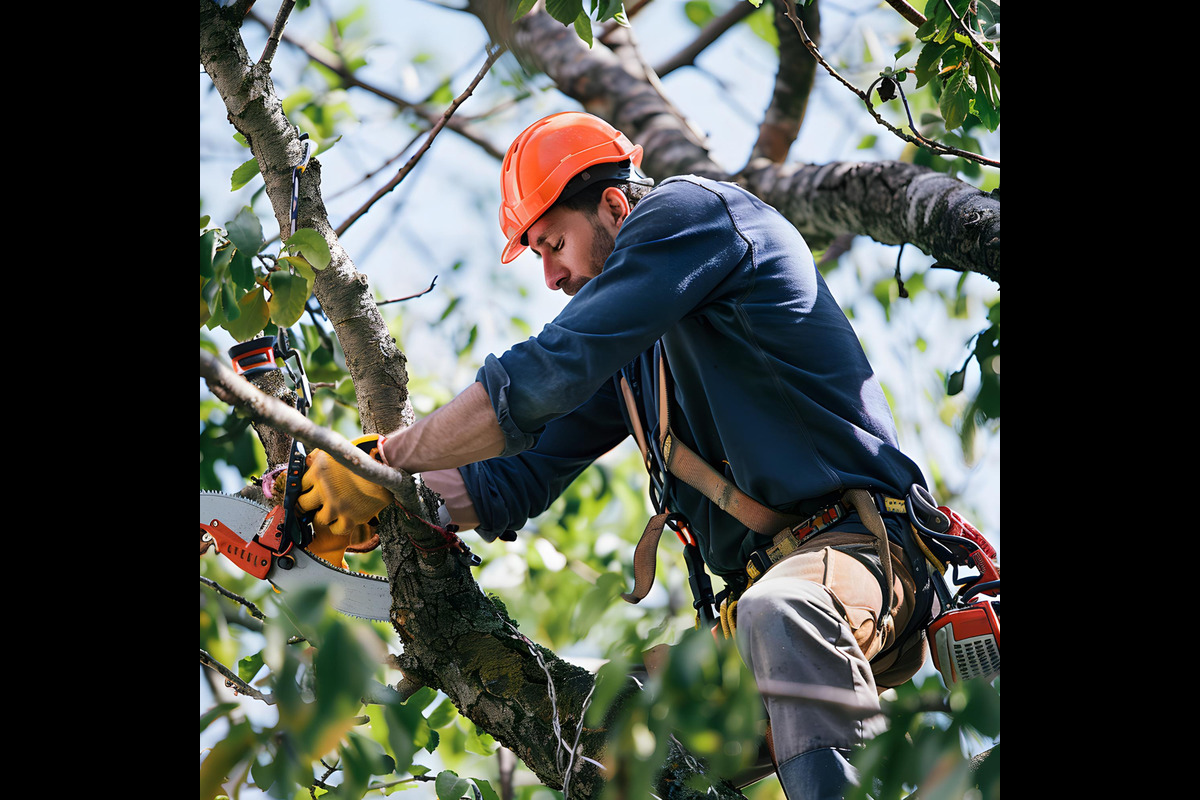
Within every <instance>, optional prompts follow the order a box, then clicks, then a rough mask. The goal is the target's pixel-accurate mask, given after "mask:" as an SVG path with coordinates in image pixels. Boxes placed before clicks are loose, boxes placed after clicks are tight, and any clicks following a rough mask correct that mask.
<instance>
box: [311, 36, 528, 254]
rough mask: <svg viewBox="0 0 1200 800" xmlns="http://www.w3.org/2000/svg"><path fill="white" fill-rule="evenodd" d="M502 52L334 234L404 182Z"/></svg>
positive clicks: (495, 52) (490, 59)
mask: <svg viewBox="0 0 1200 800" xmlns="http://www.w3.org/2000/svg"><path fill="white" fill-rule="evenodd" d="M504 51H505V48H504V47H503V46H499V47H495V48H493V49H492V51H491V52H490V53H488V56H487V58H486V59H484V63H483V66H482V67H480V69H479V72H477V73H475V78H474V79H473V80H472V81H471V83H470V85H469V86H467V88H466V89H465V90H463V92H462V94H460V95H459V96H458V97H456V98H454V102H452V103H451V104H450V105H449V107H448V108H447V109H446V110H445V111H444V112H442V116H441V118H440V119H438V121H437V122H436V123H434V126H433V128H432V129H431V130H430V131H429V135H428V136H427V137H425V141H424V142H423V143H422V144H421V146H420V148H418V149H417V152H416V153H414V154H413V156H412V158H410V159H409V160H408V161H407V163H405V165H404V166H403V167H401V168H400V171H399V172H397V173H396V174H395V176H393V177H392V179H391V180H390V181H388V182H387V183H386V184H385V185H383V186H381V187H380V188H379V190H378V191H377V192H375V194H373V195H372V196H371V197H370V199H368V200H367V202H365V203H363V204H362V206H360V207H359V208H358V209H357V210H356V211H354V212H353V213H352V214H351V215H350V216H349V217H348V218H347V219H346V221H345V222H343V223H342V224H341V225H339V226H338V227H337V229H336V230H335V231H334V232H335V233H337V235H338V236H341V235H342V234H344V233H345V232H346V230H347V229H348V228H349V227H350V226H351V225H353V224H354V223H355V222H356V221H357V220H358V219H359V218H360V217H361V216H362V215H363V214H365V213H367V211H368V210H370V208H371V206H373V205H375V203H377V202H378V201H379V200H380V199H381V198H382V197H383V196H384V195H386V194H388V193H389V192H391V191H392V189H395V188H396V187H397V186H399V185H400V182H401V181H403V180H404V178H405V177H406V176H407V175H408V173H410V172H412V170H413V167H415V166H416V165H417V163H418V162H420V160H421V157H422V156H424V155H425V153H426V152H428V150H429V148H430V147H431V146H432V145H433V140H434V139H435V138H436V137H437V135H438V133H440V132H441V130H442V128H444V127H445V126H446V123H447V122H449V121H450V118H451V117H453V116H454V112H455V111H457V110H458V107H459V106H461V105H462V104H463V103H464V102H465V101H466V99H467V98H468V97H470V96H471V93H472V92H474V91H475V87H476V86H478V85H479V82H480V81H482V80H483V78H484V76H485V75H487V74H488V72H489V71H490V70H491V68H492V65H493V64H495V63H496V59H497V58H499V57H500V55H501V54H502V53H504Z"/></svg>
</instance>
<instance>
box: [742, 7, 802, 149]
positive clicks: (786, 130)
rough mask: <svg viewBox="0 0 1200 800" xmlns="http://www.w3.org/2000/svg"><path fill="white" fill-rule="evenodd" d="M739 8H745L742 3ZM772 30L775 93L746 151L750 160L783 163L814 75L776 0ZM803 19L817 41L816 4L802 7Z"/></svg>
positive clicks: (785, 9)
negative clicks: (775, 46)
mask: <svg viewBox="0 0 1200 800" xmlns="http://www.w3.org/2000/svg"><path fill="white" fill-rule="evenodd" d="M743 5H749V3H744V4H743ZM775 5H776V6H777V8H776V9H775V15H774V19H775V31H776V33H777V34H778V36H779V70H778V71H777V72H776V74H775V90H774V92H773V93H772V95H771V104H770V105H769V106H767V110H766V112H765V113H764V114H763V121H762V123H761V124H760V125H759V127H758V141H757V142H755V143H754V149H753V150H752V151H751V152H750V160H751V161H753V160H754V159H756V158H767V159H770V160H771V161H774V162H775V163H776V164H782V163H783V162H784V161H786V160H787V156H788V150H790V149H791V146H792V142H794V141H796V136H797V135H798V134H799V133H800V126H801V124H803V122H804V111H805V109H806V108H807V107H808V97H809V95H810V94H811V93H812V87H813V80H814V79H815V78H816V75H817V64H816V60H815V59H814V58H813V57H812V55H811V54H810V53H809V52H808V48H806V47H805V46H804V43H803V42H801V41H800V40H799V39H798V38H797V37H796V36H794V35H791V33H792V28H791V22H790V21H788V18H787V14H786V11H787V8H786V6H784V4H783V3H782V2H779V0H776V4H775ZM800 14H801V15H802V17H803V19H804V27H805V28H806V29H807V30H809V31H813V34H812V35H813V37H814V38H816V39H817V40H819V39H820V30H821V11H820V4H819V2H815V1H814V2H813V3H812V4H811V5H808V6H804V8H803V9H801V10H800Z"/></svg>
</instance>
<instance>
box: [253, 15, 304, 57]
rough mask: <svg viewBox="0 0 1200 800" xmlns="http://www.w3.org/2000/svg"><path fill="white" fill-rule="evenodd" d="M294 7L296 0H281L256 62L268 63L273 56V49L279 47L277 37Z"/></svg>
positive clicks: (281, 33)
mask: <svg viewBox="0 0 1200 800" xmlns="http://www.w3.org/2000/svg"><path fill="white" fill-rule="evenodd" d="M295 7H296V0H283V2H282V3H280V4H279V11H278V12H277V13H276V14H275V24H274V25H273V26H271V33H270V35H269V36H268V37H267V44H266V45H265V46H264V47H263V51H262V55H261V56H259V57H258V63H260V64H262V65H264V66H268V65H270V63H271V59H273V58H274V57H275V49H276V48H277V47H279V37H280V36H282V35H283V26H284V25H286V24H287V19H288V16H289V15H290V14H291V13H292V9H293V8H295Z"/></svg>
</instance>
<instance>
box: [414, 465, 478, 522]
mask: <svg viewBox="0 0 1200 800" xmlns="http://www.w3.org/2000/svg"><path fill="white" fill-rule="evenodd" d="M421 479H422V480H423V481H425V485H426V486H428V487H429V488H430V489H433V490H434V491H435V492H437V493H438V494H439V495H441V497H442V502H443V503H445V504H446V511H448V512H449V513H450V521H451V522H453V523H454V524H455V525H457V526H458V528H459V530H463V531H471V530H475V529H476V528H478V527H479V513H478V512H477V511H476V510H475V501H474V500H472V499H471V495H470V493H469V492H467V484H466V482H465V481H464V480H463V477H462V473H460V472H459V471H458V470H456V469H435V470H430V471H429V472H423V473H421Z"/></svg>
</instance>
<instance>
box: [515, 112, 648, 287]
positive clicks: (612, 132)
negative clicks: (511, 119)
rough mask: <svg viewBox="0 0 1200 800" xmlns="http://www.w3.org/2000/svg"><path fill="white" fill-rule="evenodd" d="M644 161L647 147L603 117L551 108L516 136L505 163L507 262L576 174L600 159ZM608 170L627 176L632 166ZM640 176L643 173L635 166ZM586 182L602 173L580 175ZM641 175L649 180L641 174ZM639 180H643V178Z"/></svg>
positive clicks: (601, 161)
mask: <svg viewBox="0 0 1200 800" xmlns="http://www.w3.org/2000/svg"><path fill="white" fill-rule="evenodd" d="M621 162H632V166H633V168H634V169H635V170H636V168H637V167H638V166H640V165H641V163H642V147H641V145H636V144H634V143H633V142H631V141H629V138H628V137H626V136H625V134H623V133H621V132H620V131H618V130H617V129H616V128H614V127H613V126H612V125H609V124H608V123H607V122H605V121H604V120H602V119H600V118H599V117H596V116H593V115H591V114H587V113H584V112H582V111H563V112H561V113H558V114H551V115H550V116H548V117H544V118H542V119H540V120H538V121H537V122H535V123H533V124H532V125H530V126H529V127H528V128H526V129H525V130H524V131H522V132H521V135H520V136H518V137H517V138H516V139H515V140H513V143H512V145H510V146H509V148H508V152H507V153H506V154H505V155H504V164H503V165H502V166H501V168H500V230H501V231H503V232H504V238H505V239H507V240H508V244H507V245H505V247H504V252H503V253H501V255H500V261H501V263H504V264H507V263H509V262H510V261H512V260H513V259H514V258H516V257H517V256H519V255H520V254H521V252H522V251H523V250H524V249H525V248H526V247H527V245H526V244H525V242H524V241H522V240H523V239H524V237H525V233H526V232H527V231H528V230H529V226H530V225H532V224H533V223H535V222H537V220H538V217H540V216H541V215H542V214H544V213H546V210H547V209H549V208H550V206H552V205H553V204H554V202H555V201H556V200H558V198H559V197H560V196H561V195H562V194H563V189H565V188H566V187H567V184H568V183H569V182H570V181H571V179H572V178H574V177H576V176H577V175H581V173H584V172H585V171H587V170H588V168H589V167H594V166H596V165H599V164H613V165H617V164H620V163H621ZM596 172H603V173H604V174H603V177H605V178H613V177H628V175H629V172H625V173H617V172H614V171H608V170H604V171H596ZM633 174H634V175H636V176H639V177H641V176H640V173H637V172H635V171H634V172H633ZM581 177H583V178H584V182H585V183H586V182H588V181H589V180H593V179H599V177H600V176H599V175H597V176H591V175H586V176H581ZM642 180H647V179H645V178H642ZM639 182H640V181H639Z"/></svg>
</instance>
